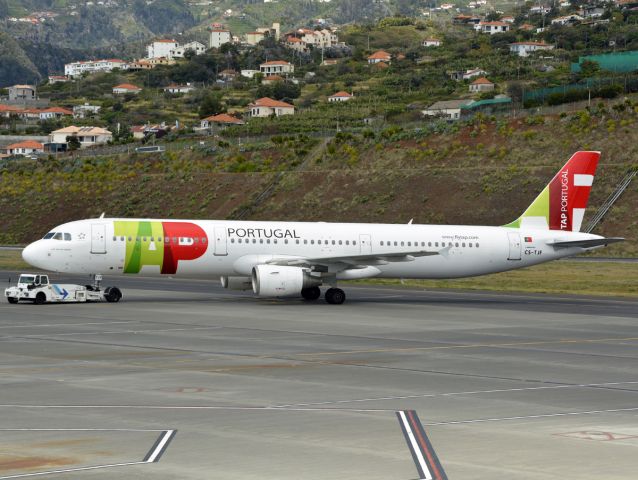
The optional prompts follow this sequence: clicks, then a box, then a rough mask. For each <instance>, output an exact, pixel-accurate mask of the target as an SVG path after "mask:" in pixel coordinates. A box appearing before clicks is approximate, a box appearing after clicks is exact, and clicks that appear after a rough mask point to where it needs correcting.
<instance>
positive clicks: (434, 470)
mask: <svg viewBox="0 0 638 480" xmlns="http://www.w3.org/2000/svg"><path fill="white" fill-rule="evenodd" d="M396 415H397V418H398V419H399V425H400V426H401V430H402V431H403V435H404V437H405V441H406V443H407V444H408V448H409V449H410V453H411V454H412V458H413V459H414V464H415V466H416V469H417V472H418V474H419V479H421V480H447V475H446V474H445V471H444V470H443V467H442V465H441V462H440V461H439V459H438V457H437V456H436V453H435V452H434V448H432V444H431V443H430V441H429V439H428V437H427V435H426V434H425V430H424V429H423V426H422V425H421V422H420V421H419V417H418V416H417V414H416V412H415V411H414V410H400V411H398V412H396Z"/></svg>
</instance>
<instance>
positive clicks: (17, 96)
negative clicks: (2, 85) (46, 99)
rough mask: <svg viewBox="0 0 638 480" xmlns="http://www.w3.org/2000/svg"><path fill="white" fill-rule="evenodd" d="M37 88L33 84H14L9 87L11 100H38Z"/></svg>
mask: <svg viewBox="0 0 638 480" xmlns="http://www.w3.org/2000/svg"><path fill="white" fill-rule="evenodd" d="M37 99H38V97H37V95H36V89H35V87H34V86H33V85H13V86H11V87H9V101H10V102H24V103H27V102H33V101H35V100H37Z"/></svg>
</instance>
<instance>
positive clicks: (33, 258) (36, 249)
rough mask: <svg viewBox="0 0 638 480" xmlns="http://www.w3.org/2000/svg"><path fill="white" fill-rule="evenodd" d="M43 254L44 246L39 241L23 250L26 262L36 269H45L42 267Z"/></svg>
mask: <svg viewBox="0 0 638 480" xmlns="http://www.w3.org/2000/svg"><path fill="white" fill-rule="evenodd" d="M43 254H44V251H43V249H42V244H41V243H40V242H39V241H38V242H33V243H30V244H29V245H27V246H26V247H25V248H24V250H22V258H23V259H24V261H25V262H27V263H28V264H29V265H32V266H34V267H36V268H44V267H42V262H43V260H44V259H43V258H42V257H43Z"/></svg>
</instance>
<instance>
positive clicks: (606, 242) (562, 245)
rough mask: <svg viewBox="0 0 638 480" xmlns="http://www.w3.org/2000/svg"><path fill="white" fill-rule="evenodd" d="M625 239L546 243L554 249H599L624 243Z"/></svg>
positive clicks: (610, 238) (613, 238)
mask: <svg viewBox="0 0 638 480" xmlns="http://www.w3.org/2000/svg"><path fill="white" fill-rule="evenodd" d="M624 241H625V239H624V238H622V237H609V238H594V239H591V240H570V241H565V242H563V241H560V240H555V241H553V242H547V244H548V245H551V246H552V247H556V248H569V247H580V248H593V247H601V246H603V245H604V246H607V245H609V244H610V243H617V242H624Z"/></svg>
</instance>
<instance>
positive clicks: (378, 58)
mask: <svg viewBox="0 0 638 480" xmlns="http://www.w3.org/2000/svg"><path fill="white" fill-rule="evenodd" d="M390 60H392V55H390V54H389V53H388V52H386V51H384V50H377V51H376V52H374V53H373V54H372V55H370V56H369V57H368V63H370V64H374V63H380V62H383V63H390Z"/></svg>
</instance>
